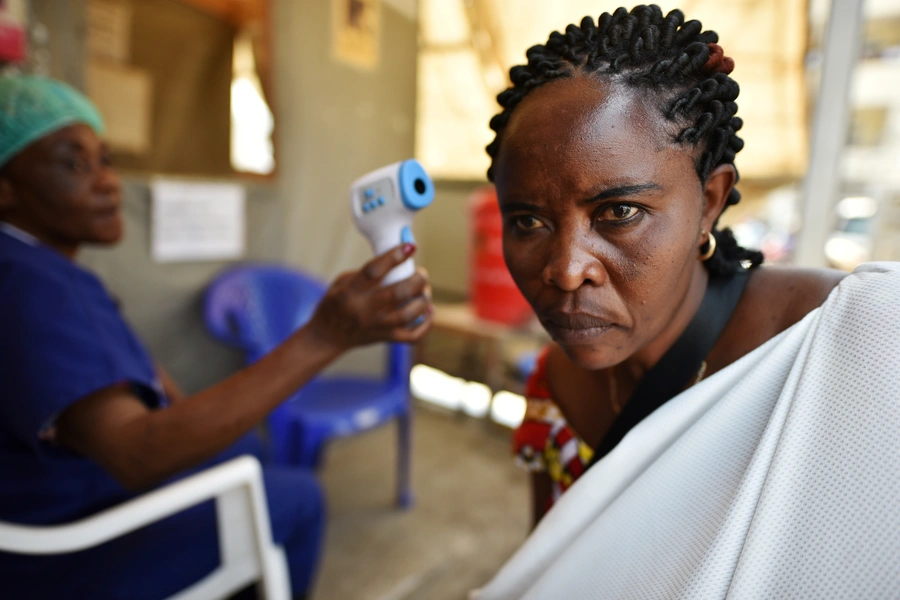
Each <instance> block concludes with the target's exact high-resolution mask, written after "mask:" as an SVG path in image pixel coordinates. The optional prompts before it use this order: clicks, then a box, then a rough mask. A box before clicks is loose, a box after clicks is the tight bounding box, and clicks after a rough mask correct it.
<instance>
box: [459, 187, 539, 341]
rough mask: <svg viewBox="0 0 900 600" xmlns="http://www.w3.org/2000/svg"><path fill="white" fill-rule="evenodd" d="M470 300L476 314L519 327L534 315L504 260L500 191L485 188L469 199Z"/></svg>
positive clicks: (476, 191) (474, 193)
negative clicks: (498, 198)
mask: <svg viewBox="0 0 900 600" xmlns="http://www.w3.org/2000/svg"><path fill="white" fill-rule="evenodd" d="M469 219H470V232H471V234H470V236H469V239H470V243H469V298H470V299H471V302H472V306H473V308H474V310H475V314H476V315H478V316H479V317H481V318H482V319H486V320H489V321H496V322H499V323H505V324H508V325H520V324H522V323H524V322H525V321H527V320H528V318H529V317H530V316H531V315H532V314H533V313H532V311H531V306H530V305H529V304H528V301H526V300H525V298H524V297H523V296H522V293H521V292H520V291H519V288H517V287H516V284H515V282H513V279H512V276H511V275H510V274H509V269H507V268H506V261H505V260H504V259H503V219H502V217H501V215H500V206H499V205H498V204H497V191H496V190H495V189H494V187H493V186H485V187H482V188H479V189H477V190H475V192H473V194H472V196H471V197H470V198H469Z"/></svg>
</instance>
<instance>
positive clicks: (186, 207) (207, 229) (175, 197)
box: [152, 180, 246, 262]
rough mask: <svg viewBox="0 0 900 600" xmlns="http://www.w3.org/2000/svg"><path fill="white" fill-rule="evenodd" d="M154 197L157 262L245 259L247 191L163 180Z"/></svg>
mask: <svg viewBox="0 0 900 600" xmlns="http://www.w3.org/2000/svg"><path fill="white" fill-rule="evenodd" d="M152 194H153V218H152V255H153V259H154V260H155V261H157V262H178V261H196V260H230V259H235V258H240V257H242V256H243V255H244V246H245V244H244V240H245V228H246V223H245V213H244V210H245V196H246V191H245V190H244V188H243V187H242V186H241V185H238V184H231V183H195V182H187V181H173V180H158V181H155V182H154V183H153V185H152Z"/></svg>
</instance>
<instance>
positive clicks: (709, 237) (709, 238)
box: [700, 229, 716, 262]
mask: <svg viewBox="0 0 900 600" xmlns="http://www.w3.org/2000/svg"><path fill="white" fill-rule="evenodd" d="M704 234H705V235H706V243H707V244H708V245H709V247H708V248H707V249H706V252H704V253H703V254H701V255H700V260H702V261H703V262H706V261H708V260H709V259H710V258H712V255H713V254H715V253H716V236H714V235H713V234H712V232H710V233H707V232H706V230H705V229H704V230H702V231H701V232H700V235H704Z"/></svg>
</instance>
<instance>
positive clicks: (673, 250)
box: [487, 5, 842, 522]
mask: <svg viewBox="0 0 900 600" xmlns="http://www.w3.org/2000/svg"><path fill="white" fill-rule="evenodd" d="M718 41H719V40H718V36H717V34H716V33H715V32H713V31H704V30H703V29H702V27H701V24H700V22H699V21H686V20H685V17H684V15H683V14H682V13H681V11H678V10H675V11H672V12H670V13H669V14H668V15H665V16H664V15H663V13H662V12H661V10H660V9H659V7H658V6H655V5H650V6H638V7H636V8H634V9H633V10H631V11H630V12H629V11H628V10H626V9H625V8H619V9H617V10H616V11H615V12H614V13H612V14H609V13H604V14H603V15H601V16H600V18H599V21H598V22H597V23H596V24H595V22H594V20H593V19H592V18H591V17H585V18H584V19H583V20H582V21H581V24H580V25H569V26H568V27H567V28H566V30H565V33H559V32H554V33H552V34H551V35H550V38H549V40H548V41H547V43H546V44H544V45H538V46H534V47H532V48H530V49H529V50H528V52H527V53H526V54H527V57H528V63H527V64H525V65H521V66H516V67H513V68H512V70H511V71H510V77H511V80H512V87H510V88H509V89H507V90H506V91H504V92H503V93H501V94H500V95H499V96H498V101H499V103H500V105H501V106H502V107H503V111H502V112H501V113H500V114H498V115H497V116H495V117H494V118H493V119H492V120H491V128H492V129H493V130H494V131H496V133H497V135H496V139H495V140H494V141H493V142H492V143H491V144H490V145H489V146H488V147H487V151H488V154H490V156H491V158H492V164H491V167H490V170H489V171H488V176H489V178H490V179H492V180H493V181H494V182H495V183H496V186H497V191H498V197H499V201H500V207H501V210H502V212H503V215H504V250H505V255H506V260H507V264H508V266H509V269H510V272H511V273H512V276H513V278H514V279H515V281H516V283H517V284H518V286H519V288H520V289H521V290H522V292H523V294H524V295H525V297H526V298H527V299H528V300H529V301H530V303H531V305H532V306H533V308H534V310H535V312H536V313H537V315H538V317H539V318H540V320H541V322H542V324H543V325H544V327H545V328H546V329H547V331H548V332H549V333H550V334H551V335H552V337H553V339H554V342H555V343H553V344H552V345H551V346H549V347H548V348H547V349H546V350H545V351H544V352H543V353H542V355H541V357H540V359H539V361H538V367H537V369H536V371H535V373H534V374H533V375H532V377H531V378H530V380H529V382H528V385H527V396H528V405H527V412H526V417H525V421H524V422H523V424H522V426H521V427H520V428H519V429H518V430H517V431H516V433H515V437H514V446H515V452H516V455H517V459H518V461H519V462H520V463H523V464H524V465H525V466H526V467H527V468H529V470H531V471H532V472H533V479H532V481H533V490H534V519H535V522H537V521H538V520H539V519H540V518H541V516H542V515H543V514H544V512H545V511H546V510H547V509H548V508H549V506H550V505H551V504H552V503H553V502H554V501H555V500H556V499H557V498H558V497H559V495H560V494H561V493H562V492H563V491H564V490H565V489H566V488H567V487H568V486H569V485H571V484H572V483H573V482H574V480H575V479H577V478H578V477H579V476H580V475H581V474H582V473H583V472H584V470H585V468H586V467H587V466H588V465H589V464H590V461H591V459H592V458H594V459H596V458H599V456H601V455H602V454H605V453H606V452H608V451H609V450H610V449H611V448H612V447H613V446H614V445H615V444H616V443H617V442H618V441H619V440H621V439H622V437H623V436H624V434H625V433H627V431H628V429H630V428H631V427H632V426H633V425H635V424H636V423H637V422H638V421H639V420H641V418H643V417H644V416H646V414H649V412H650V411H652V410H653V409H655V408H656V407H657V406H659V405H660V404H661V403H662V402H665V401H666V400H668V399H669V398H670V397H672V396H674V395H676V394H677V393H679V392H681V391H682V390H683V389H685V388H687V387H689V386H691V385H693V384H695V383H697V382H699V381H700V380H701V379H703V378H705V377H709V376H710V375H712V374H713V373H715V372H717V371H719V370H721V369H723V368H725V367H727V366H728V365H730V364H731V363H733V362H734V361H735V360H737V359H738V358H740V357H742V356H743V355H745V354H747V353H748V352H750V351H751V350H753V349H755V348H757V347H758V346H760V345H761V344H763V343H764V342H766V341H767V340H769V339H770V338H772V337H774V336H775V335H777V334H779V333H780V332H782V331H784V330H785V329H787V328H789V327H791V326H792V325H793V324H794V323H796V322H798V321H799V320H800V319H802V318H803V317H804V316H805V315H806V314H807V313H809V312H810V311H811V310H813V309H815V308H816V307H818V306H819V305H820V304H821V303H822V302H823V301H824V300H825V298H826V297H827V296H828V294H829V293H830V292H831V290H832V288H834V286H835V285H836V284H837V283H838V282H839V281H840V279H841V277H842V274H841V273H837V272H829V271H813V270H803V269H777V270H776V269H764V268H759V267H760V264H761V263H762V262H763V257H762V254H761V253H760V252H756V251H753V250H748V249H745V248H742V247H740V246H739V245H738V244H737V242H736V241H735V238H734V236H733V235H732V233H731V231H730V230H728V229H719V228H718V227H717V222H718V220H719V217H720V215H721V214H722V212H723V211H724V210H725V209H726V208H727V207H728V206H729V205H732V204H736V203H737V202H738V201H739V200H740V194H739V193H738V191H737V189H735V184H736V183H737V180H738V171H737V168H736V166H735V155H736V154H737V153H738V151H740V149H741V147H742V146H743V142H742V140H741V138H740V137H738V135H737V132H738V131H739V130H740V128H741V119H740V118H739V117H737V116H736V112H737V109H738V106H737V103H736V102H735V99H736V98H737V96H738V84H737V82H736V81H735V80H734V79H732V78H731V77H730V73H731V72H732V69H733V68H734V61H733V60H732V59H731V58H728V57H727V56H726V55H725V54H724V52H723V49H722V46H720V45H719V44H718ZM744 286H746V287H744ZM720 288H721V293H723V294H725V295H730V297H731V298H732V300H731V302H732V304H735V305H734V306H732V305H729V301H728V300H727V299H726V300H725V301H721V302H719V303H718V304H713V305H711V307H710V308H708V309H707V308H704V311H700V307H701V304H702V303H703V301H704V298H705V297H707V296H709V294H707V290H708V289H709V290H710V293H711V294H712V293H714V292H715V293H718V292H720ZM709 301H710V302H712V301H714V298H710V300H709ZM732 309H733V314H732V316H731V318H730V319H729V318H728V316H729V314H731V311H732ZM710 310H711V311H715V312H716V313H717V314H719V315H720V317H721V318H720V320H721V321H722V324H721V327H720V328H719V329H720V331H717V330H716V328H715V327H714V326H713V324H711V323H708V322H699V323H697V324H695V328H699V329H700V331H701V332H702V333H704V334H705V335H706V339H705V340H704V343H705V345H703V344H700V345H697V346H696V347H694V348H691V349H690V350H691V352H687V350H685V349H684V348H681V347H676V342H677V341H678V340H680V339H684V337H685V336H688V337H696V336H697V335H698V334H697V333H694V332H693V331H690V332H689V333H687V334H686V333H685V332H686V330H689V329H690V328H689V327H688V326H689V324H691V323H692V321H693V320H694V319H695V316H697V318H698V320H702V319H703V318H705V315H704V312H707V311H710ZM707 320H708V319H707ZM683 343H687V342H683ZM673 347H674V348H676V350H674V351H672V352H674V354H675V355H679V356H681V357H682V358H683V360H682V361H681V362H680V363H677V364H675V365H674V366H673V367H670V368H669V371H674V372H673V373H670V374H667V375H664V376H663V375H655V376H656V377H657V381H656V383H654V382H653V381H650V382H649V383H648V382H647V379H646V376H647V375H648V374H649V373H650V372H651V371H652V370H653V368H654V367H655V366H656V365H658V364H660V362H661V360H662V359H663V357H664V356H667V355H668V354H670V350H671V349H672V348H673ZM688 355H689V356H690V359H688V358H686V357H687V356H688ZM671 360H674V358H670V362H671ZM661 367H662V368H664V367H665V365H661ZM659 377H663V379H662V380H659V379H658V378H659ZM642 382H645V386H644V387H645V388H646V386H647V385H650V386H651V388H652V389H651V390H650V391H651V392H652V394H651V395H652V396H653V398H651V399H645V397H646V396H647V393H648V390H646V389H639V387H640V386H641V384H642ZM635 398H640V399H641V400H642V402H644V403H645V404H647V406H645V407H643V408H642V409H641V410H631V411H629V408H630V405H631V404H632V400H634V399H635ZM620 413H621V414H620Z"/></svg>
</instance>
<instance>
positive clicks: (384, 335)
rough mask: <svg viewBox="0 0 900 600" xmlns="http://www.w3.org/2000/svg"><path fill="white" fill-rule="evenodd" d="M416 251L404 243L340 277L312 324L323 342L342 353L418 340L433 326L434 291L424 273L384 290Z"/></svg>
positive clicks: (314, 331) (419, 270)
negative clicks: (390, 276) (376, 344)
mask: <svg viewBox="0 0 900 600" xmlns="http://www.w3.org/2000/svg"><path fill="white" fill-rule="evenodd" d="M415 252H416V247H415V245H413V244H403V245H401V246H397V247H395V248H392V249H391V250H388V251H387V252H385V253H384V254H382V255H380V256H376V257H375V258H373V259H372V260H370V261H369V262H368V263H366V264H365V265H364V266H363V267H362V268H361V269H359V270H358V271H351V272H348V273H343V274H341V275H339V276H338V277H337V278H336V279H335V280H334V282H333V283H332V284H331V287H330V288H329V289H328V291H327V292H326V293H325V297H324V298H323V299H322V301H321V302H320V303H319V306H318V308H316V312H315V314H314V315H313V317H312V319H311V320H310V322H309V324H308V328H309V331H310V332H311V333H313V334H314V336H315V338H316V339H317V340H318V341H319V343H322V344H325V345H329V346H331V347H332V348H334V349H335V350H336V351H338V352H343V351H345V350H349V349H350V348H354V347H356V346H363V345H366V344H371V343H374V342H417V341H419V340H420V339H421V338H422V337H423V336H424V335H425V334H426V333H427V332H428V330H429V329H430V328H431V315H432V312H433V308H432V305H431V288H430V286H429V284H428V276H427V273H426V272H425V270H424V269H417V271H416V273H414V274H413V275H412V276H410V277H409V278H407V279H404V280H403V281H398V282H397V283H394V284H391V285H388V286H381V285H380V284H381V280H382V279H384V277H385V275H387V274H388V272H389V271H390V270H391V269H393V268H394V267H396V266H398V265H399V264H401V263H402V262H403V261H405V260H406V259H408V258H409V257H411V256H412V255H413V254H415Z"/></svg>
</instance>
